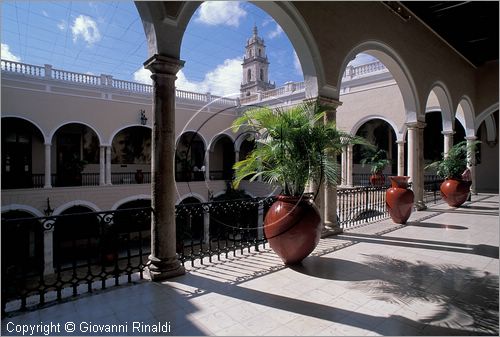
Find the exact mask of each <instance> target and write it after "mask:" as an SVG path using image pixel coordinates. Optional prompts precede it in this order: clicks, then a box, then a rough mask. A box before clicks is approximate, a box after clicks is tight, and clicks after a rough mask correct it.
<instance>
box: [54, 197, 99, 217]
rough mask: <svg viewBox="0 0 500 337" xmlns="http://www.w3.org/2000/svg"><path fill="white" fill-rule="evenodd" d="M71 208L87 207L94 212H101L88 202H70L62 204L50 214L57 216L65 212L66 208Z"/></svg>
mask: <svg viewBox="0 0 500 337" xmlns="http://www.w3.org/2000/svg"><path fill="white" fill-rule="evenodd" d="M73 206H83V207H88V208H90V209H91V210H92V211H94V212H100V211H101V209H100V208H99V207H98V206H97V205H96V204H94V203H92V202H90V201H86V200H72V201H70V202H67V203H65V204H62V205H61V206H59V207H57V208H56V209H55V210H54V212H53V213H52V215H59V214H61V213H62V212H64V211H65V210H67V209H68V208H70V207H73Z"/></svg>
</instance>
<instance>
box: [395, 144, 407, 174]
mask: <svg viewBox="0 0 500 337" xmlns="http://www.w3.org/2000/svg"><path fill="white" fill-rule="evenodd" d="M396 144H398V176H404V175H405V141H404V140H398V141H396Z"/></svg>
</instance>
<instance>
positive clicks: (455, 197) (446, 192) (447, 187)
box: [440, 179, 472, 207]
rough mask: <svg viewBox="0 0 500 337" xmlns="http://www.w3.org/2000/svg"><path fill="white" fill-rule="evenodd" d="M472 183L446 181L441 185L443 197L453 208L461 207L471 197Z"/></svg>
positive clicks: (453, 180) (455, 180)
mask: <svg viewBox="0 0 500 337" xmlns="http://www.w3.org/2000/svg"><path fill="white" fill-rule="evenodd" d="M471 185H472V181H464V180H457V179H446V180H445V181H443V183H442V184H441V187H440V190H441V197H442V198H443V200H444V201H446V203H447V204H448V205H450V206H451V207H459V206H460V205H462V204H463V203H464V202H465V201H466V200H467V197H468V196H469V192H470V186H471Z"/></svg>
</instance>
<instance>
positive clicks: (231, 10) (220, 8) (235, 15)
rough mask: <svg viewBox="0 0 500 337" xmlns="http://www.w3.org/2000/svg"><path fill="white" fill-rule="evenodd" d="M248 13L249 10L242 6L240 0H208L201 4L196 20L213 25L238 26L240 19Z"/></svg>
mask: <svg viewBox="0 0 500 337" xmlns="http://www.w3.org/2000/svg"><path fill="white" fill-rule="evenodd" d="M246 15H247V12H246V11H245V10H244V9H243V8H241V7H240V3H239V2H238V1H207V2H204V3H202V4H201V6H200V8H199V11H198V16H197V17H196V18H195V21H196V22H201V23H204V24H207V25H211V26H215V25H226V26H233V27H238V26H239V25H240V19H242V18H244V17H245V16H246Z"/></svg>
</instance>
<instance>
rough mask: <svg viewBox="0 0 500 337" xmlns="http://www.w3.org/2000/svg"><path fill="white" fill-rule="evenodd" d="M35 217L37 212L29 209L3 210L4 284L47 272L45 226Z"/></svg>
mask: <svg viewBox="0 0 500 337" xmlns="http://www.w3.org/2000/svg"><path fill="white" fill-rule="evenodd" d="M31 218H34V216H33V215H32V214H30V213H28V212H26V211H19V210H12V211H7V212H4V213H2V283H3V284H7V283H10V282H9V281H12V280H18V279H19V278H22V277H23V276H29V275H36V274H40V273H41V272H43V226H42V225H41V223H40V222H39V221H37V220H35V219H33V220H32V219H31ZM13 219H16V220H15V221H12V222H10V221H9V220H13ZM4 288H5V289H8V287H7V286H6V287H4V286H2V290H3V289H4ZM7 292H8V290H7ZM2 296H5V294H2Z"/></svg>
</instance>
